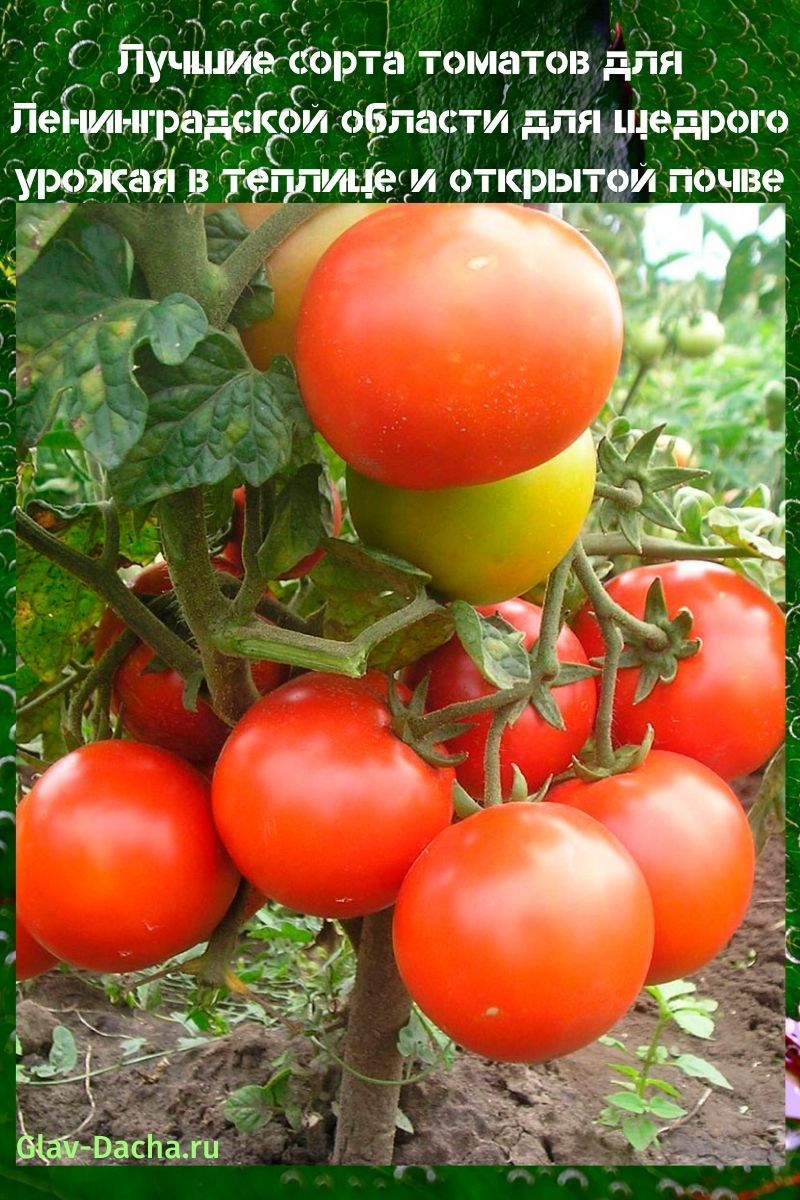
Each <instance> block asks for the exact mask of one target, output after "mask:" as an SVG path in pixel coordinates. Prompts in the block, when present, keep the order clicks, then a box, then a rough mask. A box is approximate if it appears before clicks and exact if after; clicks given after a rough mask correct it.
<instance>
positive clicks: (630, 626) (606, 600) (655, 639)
mask: <svg viewBox="0 0 800 1200" xmlns="http://www.w3.org/2000/svg"><path fill="white" fill-rule="evenodd" d="M630 549H631V547H630V545H628V552H629V553H630ZM574 563H575V574H576V575H577V576H578V581H579V582H580V584H581V586H582V587H583V590H584V591H585V592H586V595H587V596H588V598H589V600H590V601H591V604H592V607H593V608H594V611H595V615H596V617H597V620H598V622H600V623H601V626H602V619H603V618H610V619H612V620H613V621H614V622H615V624H617V625H619V627H620V628H621V629H623V630H624V631H625V633H627V634H629V635H631V636H632V637H634V638H637V639H638V640H640V641H644V642H646V643H647V645H648V647H649V648H650V649H652V650H664V649H666V647H667V645H668V644H669V637H668V635H667V634H666V633H665V631H664V630H663V629H661V628H660V627H659V626H658V625H653V624H652V623H651V622H650V621H640V620H639V618H638V617H634V616H633V614H632V613H629V612H627V610H626V609H624V608H622V606H621V605H619V604H617V603H616V601H615V600H613V599H612V598H611V596H610V595H609V594H608V592H607V591H606V589H605V588H604V587H603V584H602V583H601V581H600V579H599V578H598V576H597V574H596V573H595V570H594V568H593V567H592V564H591V563H590V562H589V557H588V553H587V551H586V548H585V546H584V545H583V544H582V543H581V542H578V543H576V546H575V558H574Z"/></svg>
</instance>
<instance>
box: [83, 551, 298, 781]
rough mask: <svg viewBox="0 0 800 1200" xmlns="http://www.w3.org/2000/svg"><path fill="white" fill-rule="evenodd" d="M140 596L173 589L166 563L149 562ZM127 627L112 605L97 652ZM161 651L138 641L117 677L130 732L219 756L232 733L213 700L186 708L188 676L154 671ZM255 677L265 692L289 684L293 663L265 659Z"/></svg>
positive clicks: (116, 691)
mask: <svg viewBox="0 0 800 1200" xmlns="http://www.w3.org/2000/svg"><path fill="white" fill-rule="evenodd" d="M212 562H213V564H214V567H215V568H216V570H218V571H223V572H224V573H225V574H228V575H237V574H238V573H239V572H238V571H237V569H236V567H235V566H234V565H233V564H232V563H230V562H228V561H227V560H225V559H224V558H220V557H217V558H214V559H213V560H212ZM131 587H132V590H133V591H134V592H136V593H137V594H139V595H144V596H158V595H163V594H164V593H165V592H169V591H171V590H172V580H171V579H170V575H169V568H168V567H167V564H166V563H165V562H158V563H151V564H150V565H149V566H148V567H145V568H144V570H142V571H141V572H140V573H139V575H137V577H136V579H135V580H134V581H133V584H132V585H131ZM124 628H125V626H124V624H123V622H122V621H121V620H120V618H119V617H118V616H117V615H116V613H114V612H113V611H112V610H111V609H107V610H106V612H105V613H104V614H103V617H102V618H101V621H100V624H99V625H98V628H97V634H96V637H95V657H96V658H99V657H100V655H101V654H102V653H103V651H104V650H106V649H107V648H108V647H109V646H110V645H111V643H112V642H113V641H114V640H115V638H117V637H118V636H119V634H120V633H121V632H122V630H123V629H124ZM154 658H155V653H154V651H153V650H151V648H150V647H149V646H146V645H145V644H144V643H143V642H137V644H136V645H135V646H134V647H133V649H132V650H131V651H130V653H129V654H128V655H126V657H125V659H124V660H123V662H122V664H121V665H120V667H119V668H118V670H117V673H116V675H115V676H114V685H113V695H112V710H113V711H114V712H115V713H121V714H122V724H123V726H124V728H125V731H126V732H127V733H129V734H130V736H131V737H133V738H135V739H136V740H137V741H140V742H148V743H150V744H151V745H153V746H160V747H161V748H162V749H163V750H169V751H171V752H172V753H173V754H179V755H180V756H181V758H186V759H188V760H189V761H190V762H193V763H197V764H200V763H205V762H207V761H208V760H209V759H212V758H214V757H215V756H216V755H217V754H218V753H219V751H220V749H221V748H222V745H223V743H224V741H225V739H226V738H227V736H228V734H229V733H230V729H229V727H228V726H227V725H226V724H225V722H224V721H222V720H220V718H219V717H218V716H217V715H216V713H215V712H214V710H213V709H212V707H211V705H210V704H209V703H208V702H207V701H206V700H204V699H203V698H202V696H199V697H198V699H197V706H196V708H195V711H194V712H191V711H190V710H189V709H187V708H185V707H184V704H183V690H184V681H183V678H182V677H181V675H180V674H179V673H178V672H177V671H174V670H172V669H171V668H169V667H166V668H162V669H158V670H154V669H153V667H152V662H153V659H154ZM251 670H252V674H253V682H254V683H255V685H256V687H257V689H258V691H259V692H261V693H262V695H263V694H264V693H265V692H269V691H271V690H272V689H273V688H275V687H278V685H279V684H281V683H283V682H284V681H285V680H286V679H287V677H288V674H289V668H288V667H286V666H284V665H283V664H282V663H274V662H270V661H269V660H268V659H264V660H263V661H261V662H255V663H253V664H252V667H251Z"/></svg>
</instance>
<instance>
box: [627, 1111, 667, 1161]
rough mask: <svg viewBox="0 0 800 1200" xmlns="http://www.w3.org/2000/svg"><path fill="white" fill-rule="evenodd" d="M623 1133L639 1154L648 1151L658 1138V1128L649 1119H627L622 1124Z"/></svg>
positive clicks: (639, 1117)
mask: <svg viewBox="0 0 800 1200" xmlns="http://www.w3.org/2000/svg"><path fill="white" fill-rule="evenodd" d="M621 1128H622V1132H623V1133H624V1134H625V1137H626V1138H627V1140H628V1142H629V1144H630V1145H631V1146H632V1147H633V1149H634V1150H636V1151H637V1153H639V1152H641V1151H642V1150H646V1149H647V1147H648V1146H651V1145H652V1144H653V1142H654V1141H656V1139H657V1137H658V1127H657V1125H656V1124H655V1122H654V1121H651V1120H650V1118H649V1117H642V1116H637V1117H627V1118H626V1119H625V1120H624V1121H623V1122H622V1126H621Z"/></svg>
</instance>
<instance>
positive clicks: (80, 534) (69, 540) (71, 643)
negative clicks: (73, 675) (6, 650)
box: [17, 517, 104, 683]
mask: <svg viewBox="0 0 800 1200" xmlns="http://www.w3.org/2000/svg"><path fill="white" fill-rule="evenodd" d="M61 540H62V541H64V542H65V544H66V545H69V546H72V547H74V548H75V549H77V550H81V551H82V552H84V553H89V554H91V553H93V552H95V551H96V550H97V549H98V548H99V546H100V543H101V540H102V534H101V530H100V526H99V523H98V520H97V518H96V517H90V518H88V519H87V520H83V521H80V522H76V523H75V524H73V525H71V526H70V527H69V528H68V529H66V530H65V531H64V533H63V536H62V538H61ZM103 608H104V604H103V601H102V600H100V599H99V597H98V596H96V595H95V593H94V592H92V591H90V589H89V588H87V587H86V586H85V585H84V584H83V583H81V582H80V581H79V580H77V579H76V578H75V577H74V575H70V574H68V572H66V571H65V570H63V569H62V568H61V567H59V566H57V565H56V564H55V563H54V562H51V561H50V559H48V558H44V557H43V556H42V555H41V554H37V553H35V552H34V551H33V550H31V549H30V548H29V547H28V546H26V545H25V543H24V542H20V543H19V547H18V550H17V651H18V653H19V655H20V657H21V658H22V659H23V661H24V662H25V663H27V665H28V666H29V667H30V668H31V670H32V671H34V672H35V674H36V675H37V676H38V677H39V679H41V680H43V681H46V682H48V683H53V682H55V680H57V679H58V677H59V675H60V674H61V672H62V670H63V669H64V667H65V666H66V665H67V663H68V662H69V661H70V659H71V658H73V657H74V655H75V651H76V642H77V639H78V638H79V637H81V635H82V634H84V633H86V631H87V630H89V629H91V628H92V626H93V625H95V624H96V622H97V621H98V620H99V618H100V616H101V614H102V612H103Z"/></svg>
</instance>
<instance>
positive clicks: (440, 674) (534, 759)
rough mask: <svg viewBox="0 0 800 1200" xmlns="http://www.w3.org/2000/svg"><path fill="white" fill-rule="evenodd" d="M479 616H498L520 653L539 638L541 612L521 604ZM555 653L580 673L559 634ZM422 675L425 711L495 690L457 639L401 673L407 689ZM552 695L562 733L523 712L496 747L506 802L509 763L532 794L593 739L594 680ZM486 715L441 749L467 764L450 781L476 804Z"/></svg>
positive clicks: (571, 645)
mask: <svg viewBox="0 0 800 1200" xmlns="http://www.w3.org/2000/svg"><path fill="white" fill-rule="evenodd" d="M479 612H481V613H483V615H484V616H492V615H493V614H495V613H497V614H498V615H499V616H501V617H503V618H504V619H505V620H506V621H508V623H509V625H513V626H514V628H515V629H520V630H522V632H523V634H524V635H525V638H524V644H525V648H526V649H527V650H530V649H531V648H532V647H533V645H534V643H535V642H536V641H537V639H538V637H539V628H540V626H541V621H542V610H541V609H540V608H537V607H536V605H534V604H528V603H527V601H525V600H507V601H506V602H505V603H504V604H493V605H491V606H489V607H486V608H481V609H479ZM556 653H557V654H558V657H559V660H560V661H561V662H572V663H582V664H584V665H585V664H586V662H587V659H586V655H585V654H584V652H583V648H582V646H581V644H580V642H579V641H578V639H577V638H576V637H575V634H574V633H573V632H572V631H571V630H570V629H567V628H564V629H562V630H561V633H560V634H559V636H558V641H557V643H556ZM427 674H430V682H429V684H428V697H427V707H428V711H432V710H434V709H437V708H446V707H447V705H449V704H459V703H461V702H462V701H464V700H474V699H477V697H478V696H488V695H489V694H490V693H491V692H493V691H494V690H495V689H494V688H493V687H492V685H491V684H490V683H487V681H486V680H485V679H484V677H483V675H481V673H480V671H479V670H478V668H477V667H476V665H475V663H474V662H473V661H472V659H471V658H470V656H469V655H468V654H467V652H466V650H465V649H464V647H463V646H462V645H461V643H460V642H459V640H458V638H452V639H451V640H450V641H449V642H447V643H446V644H445V645H444V646H440V647H439V649H438V650H434V651H433V652H432V653H431V654H427V655H426V656H425V657H424V658H422V659H420V660H419V662H416V663H415V664H414V666H413V667H412V668H410V670H409V671H408V673H407V676H408V681H409V682H410V683H411V684H412V685H416V684H417V683H418V682H419V681H420V680H421V679H423V678H424V677H425V675H427ZM553 695H554V697H555V700H556V703H557V704H558V708H559V711H560V712H561V715H562V717H563V718H564V724H565V726H566V729H565V730H563V731H562V730H558V729H554V728H553V726H552V725H548V723H547V722H546V721H545V720H544V718H543V717H540V716H539V713H538V712H537V711H536V709H535V708H534V707H533V705H531V704H529V705H528V707H527V708H526V709H525V711H524V712H523V713H522V715H521V716H520V717H518V718H517V720H516V721H515V722H514V724H513V725H509V726H508V727H507V728H506V730H505V732H504V734H503V737H502V740H501V742H500V782H501V785H502V788H503V794H504V795H505V796H507V795H509V793H510V791H511V784H512V782H513V772H512V770H511V766H512V763H516V764H517V766H518V767H519V769H520V770H521V771H522V774H523V775H524V776H525V778H526V780H527V782H528V788H529V790H530V791H532V792H533V791H536V789H537V788H539V787H541V785H542V784H543V783H544V781H545V780H546V779H547V778H548V776H550V775H557V774H558V773H559V772H560V771H564V770H566V768H567V767H568V766H569V764H570V762H571V761H572V757H573V755H575V754H578V753H579V751H580V750H581V748H582V747H583V745H584V743H585V742H586V740H587V739H588V737H589V735H590V734H591V732H592V725H593V723H594V716H595V710H596V707H597V700H596V688H595V682H594V679H592V678H587V679H582V680H579V681H578V682H577V683H570V684H567V685H566V686H565V687H560V688H557V689H556V690H555V691H554V693H553ZM492 715H493V714H492V713H491V712H484V713H480V714H479V715H478V716H475V717H471V718H470V722H471V725H472V728H471V729H469V730H468V731H467V732H466V733H462V734H461V735H460V736H459V737H456V738H452V739H451V740H450V741H449V742H448V743H447V749H448V750H449V751H450V752H451V753H452V754H461V753H463V752H464V751H466V753H467V758H466V759H465V761H464V762H462V763H459V765H458V766H457V767H456V776H457V778H458V781H459V783H460V784H461V785H462V786H463V787H465V788H466V789H467V791H468V792H469V793H470V795H472V796H475V797H477V798H482V797H483V794H484V785H485V779H484V771H483V756H484V751H485V749H486V737H487V734H488V732H489V726H490V725H491V722H492Z"/></svg>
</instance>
